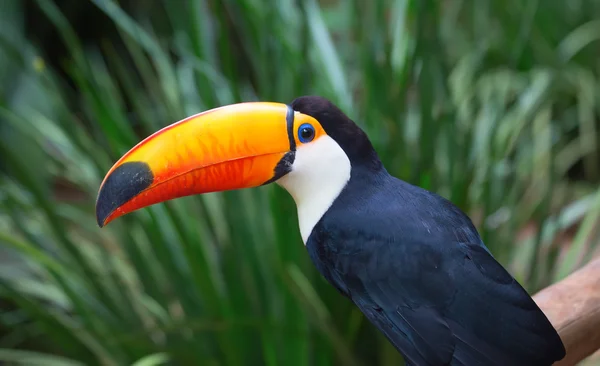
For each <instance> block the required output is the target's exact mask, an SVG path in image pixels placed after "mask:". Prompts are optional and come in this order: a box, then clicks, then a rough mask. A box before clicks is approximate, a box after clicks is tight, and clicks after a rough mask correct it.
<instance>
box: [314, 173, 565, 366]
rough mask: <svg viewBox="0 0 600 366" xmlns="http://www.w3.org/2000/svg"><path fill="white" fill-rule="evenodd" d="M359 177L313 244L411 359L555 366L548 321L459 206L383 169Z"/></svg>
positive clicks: (559, 349)
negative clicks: (377, 172)
mask: <svg viewBox="0 0 600 366" xmlns="http://www.w3.org/2000/svg"><path fill="white" fill-rule="evenodd" d="M353 179H354V181H353ZM360 179H361V177H360V176H358V178H357V177H353V178H352V179H351V180H350V182H349V183H348V185H347V186H346V188H345V189H344V191H343V192H342V194H340V196H339V197H338V198H337V200H336V201H335V202H334V203H333V205H332V207H331V208H330V209H329V210H328V211H327V213H326V214H325V215H324V216H323V218H322V219H321V220H320V221H319V223H318V224H317V226H315V228H314V230H313V232H312V234H311V236H310V238H309V240H308V242H307V248H308V250H309V253H310V255H311V258H312V259H313V261H314V262H315V265H316V266H317V268H318V269H319V270H320V271H321V273H323V275H324V276H325V277H326V278H327V280H329V282H331V283H332V284H333V285H334V286H335V287H336V288H337V289H338V290H340V291H341V292H342V293H343V294H345V295H346V296H348V297H349V298H351V299H352V301H353V302H354V303H355V304H356V305H357V306H358V307H359V308H360V309H361V311H363V313H364V314H365V315H366V316H367V318H369V320H370V321H371V322H372V323H374V324H375V325H376V326H377V327H378V328H379V329H380V330H381V331H382V332H383V333H384V334H385V335H386V336H387V338H388V339H389V340H390V341H391V342H392V343H393V344H394V345H395V346H396V347H397V348H398V350H399V351H400V352H401V353H402V354H403V355H404V356H405V358H406V359H407V362H408V363H411V364H418V365H421V364H423V365H550V364H552V363H553V362H554V361H555V360H559V359H561V358H562V357H564V354H565V351H564V347H563V344H562V342H561V340H560V338H559V336H558V334H557V333H556V331H555V330H554V328H553V327H552V325H551V324H550V322H549V321H548V319H547V318H546V316H545V315H544V314H543V313H542V311H541V310H540V309H539V308H538V307H537V305H536V304H535V302H534V301H533V300H532V299H531V297H530V296H529V295H528V294H527V292H526V291H525V290H524V289H523V288H522V287H521V286H520V285H519V284H518V283H517V282H516V281H515V280H514V279H513V277H512V276H511V275H510V274H509V273H508V272H507V271H506V270H505V269H504V268H503V267H502V266H501V265H500V264H498V262H496V260H495V259H494V258H493V257H492V255H491V254H490V253H489V252H488V250H487V249H486V248H485V246H484V245H483V243H482V242H481V240H480V238H479V235H478V234H477V231H476V229H475V228H474V227H473V225H472V223H471V220H470V219H469V218H468V217H467V216H466V215H464V214H463V213H462V212H461V211H460V210H459V209H458V208H456V207H455V206H454V205H453V204H451V203H450V202H449V201H447V200H445V199H443V198H441V197H439V196H437V195H435V194H432V193H430V192H428V191H425V190H423V189H421V188H418V187H415V186H412V185H410V184H408V183H405V182H403V181H400V180H398V179H396V178H393V177H391V176H389V175H387V173H385V172H383V173H381V174H380V175H371V176H370V177H369V178H368V179H372V180H373V181H371V182H368V183H369V184H364V182H360ZM364 187H369V188H368V189H369V191H367V192H365V191H364V189H365V188H364ZM357 190H361V192H358V191H357Z"/></svg>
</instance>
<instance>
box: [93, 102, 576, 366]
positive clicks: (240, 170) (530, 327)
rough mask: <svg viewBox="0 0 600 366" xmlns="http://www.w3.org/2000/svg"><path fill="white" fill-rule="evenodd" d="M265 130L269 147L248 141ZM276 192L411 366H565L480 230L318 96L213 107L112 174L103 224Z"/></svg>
mask: <svg viewBox="0 0 600 366" xmlns="http://www.w3.org/2000/svg"><path fill="white" fill-rule="evenodd" d="M238 119H239V120H246V122H248V120H249V121H250V122H254V123H256V125H255V126H252V125H248V124H242V122H243V121H238ZM238 126H239V127H238ZM252 127H256V128H255V129H253V128H252ZM236 128H239V129H238V130H236ZM256 131H258V133H259V134H260V133H263V134H266V135H269V136H263V135H260V136H250V135H249V134H253V133H256ZM181 136H185V138H184V140H182V139H181ZM269 138H271V140H269ZM199 141H200V142H199ZM204 141H210V144H208V143H205V142H204ZM270 141H272V142H270ZM209 145H210V146H209ZM271 182H277V183H278V184H279V185H281V186H282V187H284V188H285V189H286V190H288V192H289V193H290V194H291V195H292V197H293V198H294V200H295V202H296V205H297V208H298V219H299V226H300V232H301V235H302V239H303V241H304V243H305V245H306V248H307V251H308V254H309V256H310V258H311V259H312V261H313V262H314V264H315V266H316V267H317V269H318V270H319V271H320V272H321V274H322V275H323V276H324V277H325V278H326V279H327V281H329V282H330V283H331V284H332V285H333V286H334V287H335V288H337V289H338V290H339V291H340V292H341V293H342V294H343V295H345V296H346V297H348V298H349V299H350V300H351V301H352V302H354V304H356V306H357V307H358V308H359V309H360V310H361V311H362V312H363V313H364V315H365V316H366V317H367V318H368V319H369V320H370V321H371V322H372V323H373V324H374V325H375V326H376V327H377V328H378V329H379V330H380V331H381V332H382V333H383V334H385V336H386V337H387V338H388V339H389V341H390V342H391V343H392V344H393V345H394V346H395V347H396V348H397V349H398V351H399V352H400V353H402V355H403V356H404V358H405V359H406V361H407V363H408V364H410V365H424V366H442V365H465V366H475V365H486V366H488V365H489V366H496V365H497V366H500V365H502V366H505V365H506V366H508V365H510V366H545V365H551V364H552V363H553V362H555V361H557V360H559V359H562V358H563V357H564V355H565V350H564V346H563V344H562V342H561V340H560V337H559V336H558V334H557V333H556V331H555V330H554V328H553V327H552V324H551V323H550V322H549V321H548V319H547V318H546V316H545V315H544V313H543V312H542V311H541V310H540V309H539V308H538V307H537V305H536V304H535V302H534V301H533V300H532V298H531V297H530V296H529V294H528V293H527V292H526V291H525V290H524V289H523V288H522V287H521V286H520V285H519V283H518V282H517V281H516V280H515V279H514V278H513V277H512V276H511V275H510V274H509V273H508V272H507V271H506V270H505V269H504V268H503V267H502V266H501V265H500V264H499V263H498V262H497V261H496V260H495V259H494V258H493V256H492V255H491V254H490V252H489V251H488V250H487V248H486V247H485V245H484V244H483V242H482V241H481V238H480V236H479V234H478V233H477V230H476V229H475V227H474V226H473V224H472V222H471V220H470V219H469V218H468V217H467V216H466V215H465V214H464V213H463V212H462V211H461V210H460V209H458V208H457V207H456V206H454V205H453V204H452V203H451V202H449V201H448V200H446V199H444V198H442V197H440V196H438V195H436V194H434V193H431V192H428V191H426V190H424V189H421V188H419V187H416V186H414V185H411V184H409V183H406V182H404V181H401V180H399V179H397V178H395V177H393V176H391V175H390V174H389V173H388V172H387V171H386V169H385V168H384V166H383V164H382V163H381V161H380V160H379V158H378V156H377V153H376V152H375V149H374V148H373V146H372V144H371V142H370V141H369V139H368V137H367V136H366V134H365V133H364V132H363V131H362V130H361V129H360V128H359V127H358V126H357V125H356V124H355V123H354V122H353V121H351V120H350V119H349V118H348V117H347V116H346V115H344V114H343V113H342V112H341V111H340V110H339V109H338V108H337V107H336V106H334V105H333V104H332V103H330V102H329V101H327V100H325V99H323V98H318V97H302V98H298V99H296V100H295V101H293V102H292V103H291V105H289V106H288V105H280V104H268V103H258V104H254V105H251V104H242V105H236V106H231V107H225V108H224V109H215V110H212V111H209V112H206V113H204V114H201V115H197V116H194V117H190V119H188V120H184V121H181V122H180V123H178V124H175V125H172V126H169V127H167V128H165V129H164V130H163V131H159V132H158V133H156V134H155V135H153V136H151V137H149V138H148V139H146V140H145V141H143V142H142V143H140V144H139V145H138V146H136V147H135V148H133V149H132V150H131V151H130V152H129V153H128V154H126V155H125V156H124V157H123V158H121V160H119V161H118V162H117V163H116V164H115V166H114V167H113V169H111V171H110V172H109V173H108V174H107V178H105V181H104V182H103V185H102V187H101V189H100V193H99V197H98V203H97V217H98V223H99V224H100V225H101V226H102V225H104V224H106V223H107V222H109V221H110V220H112V219H114V218H116V217H118V216H120V215H123V214H125V213H127V212H131V211H133V210H136V209H138V208H141V207H145V206H148V205H150V204H154V203H157V202H162V201H165V200H167V199H172V198H176V197H181V196H184V195H190V194H196V193H204V192H210V191H215V190H226V189H239V188H247V187H252V186H257V185H261V184H266V183H271Z"/></svg>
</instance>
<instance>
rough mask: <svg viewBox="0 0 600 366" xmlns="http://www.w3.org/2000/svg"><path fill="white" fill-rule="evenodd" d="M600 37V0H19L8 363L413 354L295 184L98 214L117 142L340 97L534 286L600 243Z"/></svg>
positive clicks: (0, 204) (9, 203)
mask: <svg viewBox="0 0 600 366" xmlns="http://www.w3.org/2000/svg"><path fill="white" fill-rule="evenodd" d="M599 37H600V1H598V0H569V1H564V0H544V1H541V0H527V1H522V0H478V1H468V0H445V1H434V0H385V1H383V0H382V1H373V2H368V1H362V0H355V1H333V0H329V1H321V2H318V1H317V0H279V1H272V0H222V1H220V0H197V1H187V0H181V1H172V0H155V1H142V0H128V1H118V2H117V1H114V0H112V1H109V0H91V1H87V0H86V1H77V0H70V1H67V0H65V1H58V0H35V1H33V0H32V1H19V0H3V1H2V2H1V3H0V50H1V52H0V80H1V83H0V156H1V159H0V261H1V266H0V298H1V299H2V302H1V303H0V308H1V309H2V311H1V313H0V325H1V329H2V331H1V334H0V361H2V360H3V361H9V362H20V363H37V364H46V365H76V364H77V365H78V364H88V365H94V364H102V365H125V364H132V363H135V364H136V365H146V366H148V365H157V364H162V363H171V364H176V365H228V366H234V365H269V366H274V365H289V366H295V365H298V366H301V365H333V364H343V365H397V364H399V363H400V362H401V358H400V356H399V355H398V354H397V353H396V352H395V351H394V349H393V348H392V347H391V346H390V345H389V344H388V342H387V341H385V339H384V338H383V336H381V335H380V334H379V333H378V332H377V331H376V330H375V329H374V328H373V327H372V326H371V325H370V324H369V323H368V322H366V321H365V319H364V318H363V317H362V316H361V314H360V313H359V312H358V311H357V310H356V309H355V308H354V307H353V306H352V305H351V304H350V303H349V302H348V301H346V300H345V299H343V298H342V297H341V296H340V295H338V294H337V293H336V292H335V290H334V289H333V288H332V287H331V286H329V285H328V284H327V283H325V281H324V280H323V279H322V278H321V277H320V276H319V274H318V273H317V272H316V270H315V269H314V268H313V266H312V264H311V263H310V260H309V258H308V257H307V255H306V252H305V249H304V247H303V245H302V244H301V240H300V237H299V233H298V228H297V221H296V211H295V206H294V203H293V201H292V199H291V198H290V197H289V196H288V195H287V193H285V192H284V191H283V190H282V189H280V188H279V187H276V186H268V187H261V188H259V189H255V190H248V191H236V192H228V193H224V194H210V195H205V196H201V197H189V198H185V199H181V200H177V201H174V202H169V203H166V204H161V205H156V206H154V207H151V208H149V209H144V210H142V211H139V212H136V213H134V214H131V215H128V216H126V217H124V218H122V219H120V220H118V221H116V222H114V223H113V224H111V225H109V226H108V227H107V228H105V229H102V230H100V229H99V228H97V226H96V224H95V219H94V201H95V197H96V193H97V190H98V187H99V184H100V182H101V180H102V178H103V176H104V174H105V173H106V171H107V170H108V169H109V168H110V166H111V165H112V163H113V162H114V161H115V160H116V159H117V158H118V157H119V156H120V155H121V154H123V153H124V152H126V151H127V150H128V149H129V148H130V147H132V146H133V145H134V144H136V143H137V142H138V141H139V140H140V139H141V138H143V137H145V136H147V135H148V134H150V133H152V132H154V131H155V130H157V129H159V128H160V127H162V126H165V125H167V124H170V123H172V122H175V121H177V120H179V119H182V118H184V117H186V116H188V115H191V114H193V113H197V112H200V111H203V110H206V109H209V108H212V107H215V106H220V105H224V104H229V103H234V102H238V101H250V100H270V101H280V102H289V101H291V100H292V99H293V98H295V97H296V96H299V95H304V94H319V95H323V96H325V97H327V98H329V99H331V100H333V101H334V102H335V103H337V104H339V105H340V106H341V107H342V108H343V109H344V110H345V111H346V112H347V113H348V114H349V115H350V116H351V117H352V118H353V119H354V120H356V121H357V122H358V123H359V124H361V126H362V127H363V128H365V130H366V131H367V132H368V134H369V136H370V137H371V139H372V140H373V142H374V143H375V145H376V148H377V150H378V151H379V153H380V155H381V157H382V159H383V161H384V163H385V165H386V166H387V167H388V169H389V170H390V171H391V172H392V173H393V174H394V175H396V176H398V177H401V178H403V179H405V180H407V181H410V182H412V183H415V184H418V185H421V186H423V187H425V188H428V189H430V190H433V191H435V192H438V193H440V194H442V195H444V196H446V197H448V198H450V199H451V200H452V201H453V202H455V203H456V204H457V205H459V206H460V207H461V208H462V209H464V210H466V211H467V212H468V213H469V214H470V215H471V216H472V218H473V220H474V221H475V223H476V225H477V227H478V228H479V230H480V232H481V234H482V235H483V237H484V240H485V241H486V243H487V245H488V246H489V247H490V249H491V250H492V251H493V253H494V254H495V255H496V256H497V258H498V259H499V260H500V261H501V262H502V263H503V264H504V265H506V266H507V267H508V268H509V269H510V271H511V273H513V274H514V275H515V276H516V277H517V278H518V280H519V281H520V282H521V283H523V284H524V285H525V286H526V287H527V289H528V290H529V291H531V292H532V293H533V292H535V291H537V290H538V289H540V288H542V287H544V286H546V285H548V284H550V283H552V282H554V281H557V280H560V279H561V278H563V277H565V276H566V275H568V274H569V273H570V272H572V271H573V270H574V269H576V268H577V267H579V266H580V265H581V264H582V263H585V262H586V261H587V260H589V258H590V257H591V256H593V254H594V252H595V250H596V246H597V244H598V243H599V232H598V230H597V226H598V222H599V221H600V220H599V217H598V215H599V214H600V190H599V189H598V183H599V182H600V150H599V145H598V143H599V139H600V134H599V132H598V131H599V128H600V125H599V123H598V119H597V116H598V114H599V111H600V80H599V77H600V75H599V71H600V58H599V56H600V48H598V42H597V39H598V38H599ZM50 354H52V355H53V356H50Z"/></svg>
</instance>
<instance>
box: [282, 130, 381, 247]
mask: <svg viewBox="0 0 600 366" xmlns="http://www.w3.org/2000/svg"><path fill="white" fill-rule="evenodd" d="M372 159H374V160H372ZM372 159H370V160H369V161H368V162H366V163H365V162H362V161H361V162H356V161H353V162H351V160H350V159H349V158H348V155H347V154H346V153H345V152H344V150H343V149H342V148H341V147H340V146H339V145H338V144H337V143H335V142H334V140H333V139H331V138H330V137H327V136H326V137H322V138H320V139H319V140H318V141H316V142H315V143H314V144H313V145H311V148H310V149H305V150H303V151H301V152H300V151H299V152H298V154H296V160H295V161H294V168H293V170H292V171H291V172H290V173H288V174H287V175H285V176H284V177H282V178H281V179H279V180H278V181H277V183H278V184H279V185H281V186H282V187H283V188H285V189H286V190H287V191H288V192H289V193H290V194H291V196H292V197H293V198H294V201H295V202H296V207H297V210H298V223H299V226H300V234H301V236H302V241H303V242H304V244H305V245H306V242H307V241H308V238H309V236H310V234H311V233H312V230H313V228H314V227H315V225H317V223H318V222H319V220H320V219H321V218H322V217H323V215H325V213H326V212H327V210H329V208H330V207H331V205H332V204H333V203H334V201H336V199H337V198H338V197H339V196H340V194H342V192H343V191H344V190H345V189H346V188H347V187H349V185H353V186H356V185H364V184H366V186H367V187H368V186H369V182H366V181H365V180H369V179H372V178H373V177H376V176H378V175H379V174H380V173H381V172H384V173H386V174H387V172H385V169H384V168H383V166H382V165H381V162H380V161H379V159H378V158H377V155H376V154H375V152H374V151H373V156H372ZM371 160H372V161H371ZM315 162H318V163H315ZM359 191H360V189H359ZM359 193H360V192H359Z"/></svg>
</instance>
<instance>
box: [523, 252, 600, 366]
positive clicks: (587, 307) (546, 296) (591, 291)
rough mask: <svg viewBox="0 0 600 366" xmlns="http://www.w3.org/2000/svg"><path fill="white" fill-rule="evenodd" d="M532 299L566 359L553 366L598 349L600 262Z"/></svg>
mask: <svg viewBox="0 0 600 366" xmlns="http://www.w3.org/2000/svg"><path fill="white" fill-rule="evenodd" d="M533 299H534V300H535V301H536V302H537V304H538V306H539V307H540V308H541V309H542V310H543V311H544V313H546V316H547V317H548V319H550V321H551V322H552V324H553V325H554V327H555V328H556V330H557V331H558V334H559V335H560V337H561V339H562V341H563V343H564V345H565V348H566V350H567V355H566V356H565V358H564V359H562V360H561V361H560V362H557V363H555V365H557V366H571V365H576V364H577V363H578V362H580V361H582V360H584V359H585V358H586V357H588V356H590V355H591V354H593V353H594V352H595V351H596V350H598V349H600V258H597V259H595V260H593V261H592V262H590V263H588V264H587V265H585V266H584V267H582V268H581V269H579V270H578V271H576V272H574V273H572V274H571V275H570V276H568V277H567V278H565V279H564V280H562V281H560V282H558V283H555V284H554V285H552V286H549V287H547V288H545V289H543V290H542V291H540V292H538V293H537V294H536V295H535V296H534V297H533Z"/></svg>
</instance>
